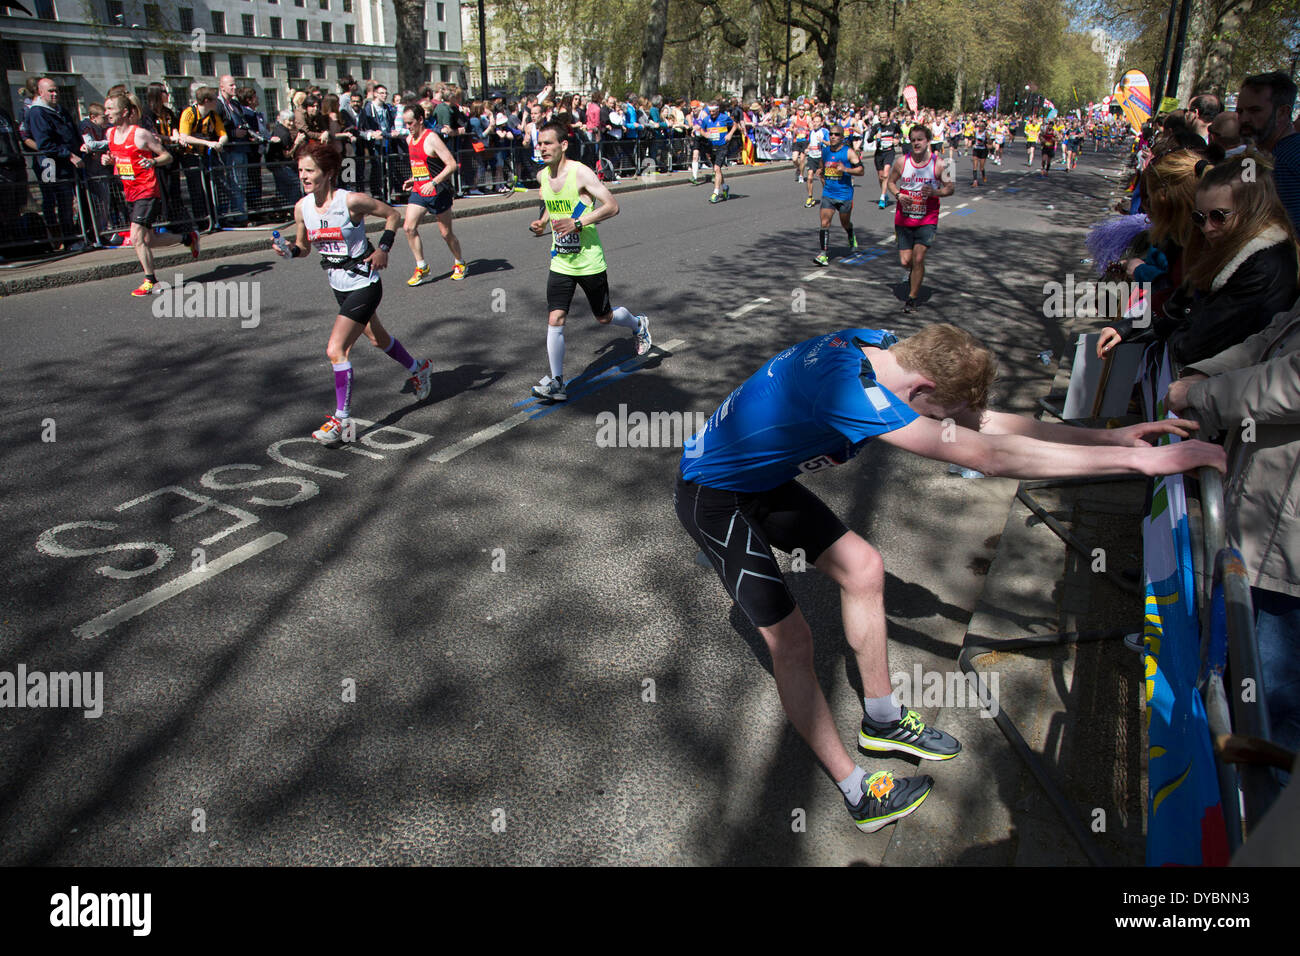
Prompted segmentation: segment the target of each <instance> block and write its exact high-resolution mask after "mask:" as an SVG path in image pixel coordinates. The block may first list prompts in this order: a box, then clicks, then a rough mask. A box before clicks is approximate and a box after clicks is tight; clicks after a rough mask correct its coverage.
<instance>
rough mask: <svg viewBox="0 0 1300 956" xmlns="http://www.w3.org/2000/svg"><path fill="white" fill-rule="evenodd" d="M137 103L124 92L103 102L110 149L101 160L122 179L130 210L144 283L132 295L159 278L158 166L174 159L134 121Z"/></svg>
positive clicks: (146, 292)
mask: <svg viewBox="0 0 1300 956" xmlns="http://www.w3.org/2000/svg"><path fill="white" fill-rule="evenodd" d="M134 113H135V106H134V105H132V103H131V101H130V99H128V98H127V97H126V96H125V95H124V94H118V95H116V96H110V97H109V98H108V99H107V100H106V101H105V103H104V118H105V119H107V120H108V123H109V129H108V152H107V153H105V154H104V155H103V158H102V159H101V160H100V161H101V162H102V163H103V164H104V165H105V166H112V167H113V169H114V172H116V173H117V175H118V176H119V177H120V178H121V180H122V191H123V193H124V195H125V198H126V204H127V206H128V207H130V210H131V216H130V218H131V246H132V248H134V249H135V257H136V258H137V259H139V260H140V268H141V269H143V270H144V282H142V283H140V286H139V288H137V289H136V290H135V291H134V292H132V293H131V294H132V295H135V296H145V295H149V293H151V292H153V287H154V284H155V283H156V282H157V281H158V279H157V277H156V276H155V275H154V272H153V228H152V227H153V224H154V222H155V221H156V220H157V219H158V217H159V216H160V215H161V214H162V189H161V188H160V187H159V185H158V177H157V175H156V174H155V173H154V167H155V166H165V165H166V164H167V163H170V162H171V161H172V154H171V153H169V152H167V150H166V149H165V148H164V147H163V144H162V140H160V139H159V138H158V137H157V136H155V135H154V134H153V133H151V132H149V131H148V130H147V129H145V128H144V127H143V126H136V125H134V124H133V123H132V119H133V118H135V117H134Z"/></svg>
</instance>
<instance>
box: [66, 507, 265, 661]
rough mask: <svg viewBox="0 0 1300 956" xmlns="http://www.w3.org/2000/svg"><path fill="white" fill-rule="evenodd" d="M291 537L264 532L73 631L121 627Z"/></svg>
mask: <svg viewBox="0 0 1300 956" xmlns="http://www.w3.org/2000/svg"><path fill="white" fill-rule="evenodd" d="M288 539H289V536H288V535H286V534H282V533H281V532H279V531H272V532H271V533H270V534H264V535H262V536H261V537H260V538H257V539H256V540H253V541H250V542H248V544H244V545H240V546H239V547H238V548H235V550H233V551H231V552H229V553H228V554H223V555H222V556H221V557H219V558H216V559H214V560H212V561H209V562H207V564H205V565H204V567H203V569H202V570H193V571H186V572H185V573H184V574H182V575H181V576H180V577H178V578H176V579H175V580H173V581H168V582H167V583H166V584H163V585H160V586H158V587H156V588H154V589H153V590H152V591H147V592H146V593H144V594H141V595H140V596H139V597H138V598H133V599H131V600H130V601H127V602H126V603H125V604H122V605H119V606H118V607H115V608H113V609H112V610H111V611H105V612H104V613H103V614H101V615H99V617H96V618H92V619H91V620H89V621H86V622H85V623H84V624H78V625H77V626H76V627H74V628H73V629H72V633H73V634H74V635H75V636H76V637H80V638H91V637H99V636H100V635H101V634H105V633H107V632H108V631H110V630H112V629H113V628H115V627H117V625H119V624H121V623H122V622H123V621H128V620H130V619H131V618H133V617H136V616H137V615H140V614H143V613H144V612H145V611H148V610H150V609H151V608H155V607H157V606H158V605H159V604H162V603H163V602H164V601H170V600H171V599H172V598H174V597H176V596H177V595H178V594H182V593H184V592H185V591H188V590H189V589H190V588H192V587H195V586H197V585H199V584H202V583H203V582H205V581H210V580H212V579H213V578H214V577H216V576H217V575H218V574H220V573H221V572H222V571H229V570H230V569H231V568H233V567H234V566H235V565H237V564H242V563H243V562H245V561H247V560H249V559H250V558H255V557H257V556H258V555H259V554H261V553H262V552H263V551H268V550H270V549H271V548H274V547H275V546H276V545H277V544H281V543H283V542H285V541H287V540H288Z"/></svg>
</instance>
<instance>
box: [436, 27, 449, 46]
mask: <svg viewBox="0 0 1300 956" xmlns="http://www.w3.org/2000/svg"><path fill="white" fill-rule="evenodd" d="M438 49H439V50H445V49H447V31H446V30H439V31H438Z"/></svg>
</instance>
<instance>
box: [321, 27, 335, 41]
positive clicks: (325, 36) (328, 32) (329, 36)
mask: <svg viewBox="0 0 1300 956" xmlns="http://www.w3.org/2000/svg"><path fill="white" fill-rule="evenodd" d="M320 38H321V40H323V41H324V42H325V43H333V42H334V24H332V23H322V24H321V25H320Z"/></svg>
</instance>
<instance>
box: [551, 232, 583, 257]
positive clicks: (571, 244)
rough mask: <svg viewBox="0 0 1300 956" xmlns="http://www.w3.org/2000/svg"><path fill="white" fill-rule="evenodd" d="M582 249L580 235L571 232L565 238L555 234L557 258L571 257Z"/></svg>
mask: <svg viewBox="0 0 1300 956" xmlns="http://www.w3.org/2000/svg"><path fill="white" fill-rule="evenodd" d="M581 249H582V233H580V232H571V233H569V234H568V235H567V236H562V235H560V234H559V233H558V232H557V233H555V254H556V255H557V256H572V255H575V254H577V253H578V252H579V251H581Z"/></svg>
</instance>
